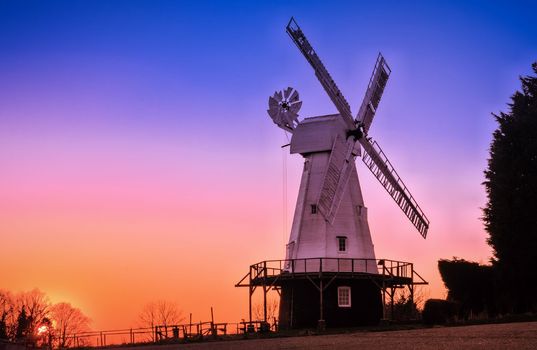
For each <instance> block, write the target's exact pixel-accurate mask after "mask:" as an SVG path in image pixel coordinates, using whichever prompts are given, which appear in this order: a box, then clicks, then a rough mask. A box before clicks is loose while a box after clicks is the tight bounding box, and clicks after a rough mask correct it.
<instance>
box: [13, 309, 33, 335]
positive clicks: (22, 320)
mask: <svg viewBox="0 0 537 350" xmlns="http://www.w3.org/2000/svg"><path fill="white" fill-rule="evenodd" d="M29 326H30V320H29V318H28V316H27V315H26V309H25V308H24V307H22V308H21V312H19V317H17V330H16V332H15V340H19V341H20V340H23V339H25V338H26V335H27V333H28V327H29Z"/></svg>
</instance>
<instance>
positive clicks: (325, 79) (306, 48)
mask: <svg viewBox="0 0 537 350" xmlns="http://www.w3.org/2000/svg"><path fill="white" fill-rule="evenodd" d="M286 29H287V33H288V34H289V36H290V37H291V39H293V41H294V43H295V44H296V46H297V47H298V49H299V50H300V52H302V54H303V55H304V57H306V60H307V61H308V62H309V63H310V64H311V66H312V67H313V70H314V71H315V76H316V77H317V79H319V82H320V83H321V85H322V86H323V88H324V90H325V91H326V93H327V94H328V96H329V97H330V99H331V100H332V102H333V103H334V105H335V106H336V108H337V110H338V111H339V113H340V114H341V116H342V117H343V120H344V121H345V123H346V124H347V127H348V128H349V129H351V130H352V129H355V128H356V126H355V125H354V120H353V119H352V114H351V108H350V106H349V103H348V102H347V100H346V99H345V97H344V96H343V94H342V93H341V91H340V90H339V88H338V86H337V85H336V83H335V82H334V79H332V76H331V75H330V73H328V71H327V70H326V68H325V66H324V64H323V62H322V61H321V59H320V58H319V56H317V53H316V52H315V50H314V49H313V47H312V46H311V44H310V43H309V41H308V39H306V36H305V35H304V33H303V32H302V30H301V29H300V27H299V26H298V24H297V23H296V21H295V19H294V18H291V20H290V21H289V24H287V28H286Z"/></svg>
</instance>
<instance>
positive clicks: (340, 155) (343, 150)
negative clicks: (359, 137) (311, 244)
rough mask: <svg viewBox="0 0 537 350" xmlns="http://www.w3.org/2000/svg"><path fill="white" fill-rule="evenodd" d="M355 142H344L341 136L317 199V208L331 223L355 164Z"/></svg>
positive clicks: (335, 141)
mask: <svg viewBox="0 0 537 350" xmlns="http://www.w3.org/2000/svg"><path fill="white" fill-rule="evenodd" d="M354 144H355V142H354V141H353V140H352V139H348V140H347V142H342V141H341V140H340V139H339V137H336V138H335V139H334V145H333V146H332V151H331V153H330V159H329V160H328V166H327V167H326V172H325V174H324V180H323V185H322V187H321V192H320V194H319V200H318V201H317V208H318V209H319V212H320V213H321V214H322V215H323V216H324V218H325V220H326V221H328V222H329V223H330V224H331V223H332V222H333V221H334V217H335V216H336V213H337V210H338V208H339V204H340V203H341V199H342V196H343V193H344V190H345V186H346V185H347V182H348V181H349V177H350V175H351V171H352V168H353V166H354V156H353V148H354Z"/></svg>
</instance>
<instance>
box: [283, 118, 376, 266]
mask: <svg viewBox="0 0 537 350" xmlns="http://www.w3.org/2000/svg"><path fill="white" fill-rule="evenodd" d="M345 139H346V126H345V124H344V123H343V122H342V119H341V116H340V115H338V114H336V115H327V116H320V117H313V118H306V119H304V120H303V121H302V122H300V123H299V124H298V126H297V127H296V128H295V129H294V131H293V137H292V139H291V145H290V146H291V147H290V151H291V153H300V154H301V155H302V156H303V157H304V169H303V172H302V179H301V183H300V188H299V192H298V199H297V204H296V209H295V215H294V219H293V225H292V228H291V234H290V237H289V243H288V244H287V250H286V259H287V260H290V259H305V258H316V257H326V258H359V259H375V253H374V249H373V243H372V240H371V234H370V232H369V225H368V223H367V209H366V207H365V205H364V200H363V197H362V191H361V188H360V184H359V180H358V174H357V172H356V167H355V165H354V162H352V166H351V170H350V177H349V180H348V183H347V185H346V186H345V188H344V190H343V192H342V198H341V202H340V204H339V208H338V209H337V211H336V213H335V216H334V218H333V221H332V222H331V223H330V222H328V221H327V220H326V218H325V217H324V216H323V215H322V214H321V212H320V211H319V208H318V206H317V203H318V200H319V197H320V194H321V190H322V187H323V182H324V180H325V177H326V173H327V170H328V169H329V164H330V157H331V155H332V148H333V146H334V143H337V144H339V146H340V147H339V148H341V149H345V143H344V142H343V140H345ZM311 264H315V261H312V262H310V265H311ZM325 264H332V265H334V266H325V267H324V268H325V269H330V268H332V269H335V268H337V266H335V265H336V261H335V260H326V262H325ZM299 268H300V266H297V267H295V271H296V270H297V269H299ZM309 268H310V269H315V268H316V267H315V266H309ZM357 269H358V270H361V271H363V272H370V273H376V272H377V268H376V265H374V264H369V265H368V266H367V270H366V266H365V265H364V266H358V267H357Z"/></svg>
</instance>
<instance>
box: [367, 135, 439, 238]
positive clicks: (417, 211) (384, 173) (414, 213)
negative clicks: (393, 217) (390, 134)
mask: <svg viewBox="0 0 537 350" xmlns="http://www.w3.org/2000/svg"><path fill="white" fill-rule="evenodd" d="M360 143H361V144H362V146H363V147H364V151H365V152H364V156H363V158H362V160H363V161H364V163H365V165H366V166H367V167H368V168H369V170H371V172H372V173H373V175H375V177H376V178H377V179H378V180H379V182H380V183H381V184H382V186H384V188H385V189H386V191H387V192H388V193H389V194H390V196H391V197H392V198H393V199H394V200H395V203H397V205H398V206H399V207H400V208H401V209H402V210H403V212H404V213H405V215H406V216H407V217H408V219H409V220H410V222H412V224H413V225H414V226H415V227H416V228H417V229H418V231H419V233H420V234H421V235H422V236H423V238H426V237H427V231H428V229H429V219H427V217H426V216H425V213H424V212H423V211H422V210H421V208H420V206H419V205H418V203H417V202H416V200H415V199H414V197H412V194H410V191H409V190H408V188H407V187H406V186H405V184H404V183H403V180H401V178H400V177H399V175H398V174H397V172H396V171H395V169H394V168H393V166H392V164H391V163H390V161H389V160H388V158H387V157H386V155H385V154H384V152H383V151H382V149H381V148H380V146H379V145H378V144H377V142H376V141H373V142H371V141H370V140H369V139H367V138H365V137H362V138H361V139H360Z"/></svg>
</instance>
